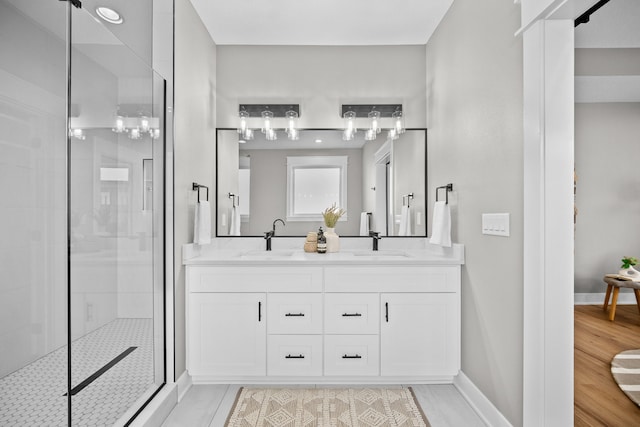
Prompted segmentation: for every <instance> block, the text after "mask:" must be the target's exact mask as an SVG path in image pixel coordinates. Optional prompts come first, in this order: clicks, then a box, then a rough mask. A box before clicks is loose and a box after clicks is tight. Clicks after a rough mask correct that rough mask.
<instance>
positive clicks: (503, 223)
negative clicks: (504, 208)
mask: <svg viewBox="0 0 640 427" xmlns="http://www.w3.org/2000/svg"><path fill="white" fill-rule="evenodd" d="M482 234H490V235H492V236H503V237H508V236H509V214H508V213H491V214H482Z"/></svg>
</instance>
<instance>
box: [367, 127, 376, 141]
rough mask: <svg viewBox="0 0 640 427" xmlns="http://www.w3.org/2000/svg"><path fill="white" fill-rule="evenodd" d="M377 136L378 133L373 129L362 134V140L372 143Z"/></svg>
mask: <svg viewBox="0 0 640 427" xmlns="http://www.w3.org/2000/svg"><path fill="white" fill-rule="evenodd" d="M377 136H378V133H377V132H376V131H375V130H374V129H367V131H366V132H365V133H364V140H365V141H373V140H375V139H376V137H377Z"/></svg>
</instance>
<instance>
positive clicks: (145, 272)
mask: <svg viewBox="0 0 640 427" xmlns="http://www.w3.org/2000/svg"><path fill="white" fill-rule="evenodd" d="M133 3H140V2H133ZM143 3H145V2H143ZM147 3H148V5H149V6H150V5H151V3H150V2H147ZM142 6H143V5H141V4H138V7H142ZM94 10H95V8H94V7H93V6H92V2H91V1H86V2H83V7H82V8H73V10H72V26H71V28H72V32H71V62H70V64H71V67H70V71H71V72H70V76H71V91H70V102H71V117H70V131H69V133H70V135H71V137H70V143H69V144H70V150H69V189H68V191H69V206H68V210H69V212H70V213H71V215H72V217H73V218H78V220H77V221H75V222H74V223H73V224H72V226H71V229H70V233H69V235H70V272H69V273H70V287H69V301H70V309H69V313H70V325H71V327H70V332H71V333H70V337H69V347H70V349H71V367H70V371H71V399H72V401H71V419H72V424H73V425H92V424H93V423H97V424H99V425H113V424H114V423H116V422H117V423H118V424H121V423H124V422H126V421H127V420H128V419H129V418H131V416H133V415H134V414H135V412H136V410H137V409H138V408H140V406H141V405H142V404H143V403H144V402H145V401H146V400H147V399H149V398H150V396H151V395H152V393H153V392H155V391H156V390H157V388H158V386H159V385H161V384H162V383H164V363H163V358H164V355H163V354H162V351H161V349H162V348H163V345H162V344H163V342H164V332H163V324H162V322H163V316H162V305H163V304H162V301H163V290H164V287H163V283H164V280H163V279H164V278H163V274H162V271H163V269H164V262H163V261H164V260H163V255H164V251H163V242H164V239H163V234H162V230H163V226H164V224H163V206H162V203H163V197H162V195H163V182H162V179H163V176H162V171H163V170H164V143H163V141H164V120H163V115H162V113H163V110H164V81H163V80H162V79H161V78H159V77H157V76H154V73H153V70H152V69H151V67H150V66H149V64H148V62H147V60H146V59H147V58H143V57H141V56H140V52H139V51H134V50H132V49H131V47H130V46H128V45H127V44H126V43H125V42H123V41H122V40H121V38H120V37H121V36H122V34H121V33H120V32H118V31H121V30H122V28H121V27H118V28H117V30H118V31H116V28H115V27H113V26H112V24H107V23H103V22H99V21H98V20H97V19H96V16H95V15H94ZM148 10H149V11H150V10H151V9H150V7H149V9H148ZM148 16H150V13H149V15H148ZM131 21H132V19H129V20H127V18H126V17H125V21H124V23H123V25H126V24H127V23H128V24H129V25H131V24H134V25H135V23H134V22H131ZM144 28H146V27H145V26H143V25H141V26H140V27H139V29H144ZM130 30H131V31H136V28H135V27H134V28H133V29H130ZM115 34H117V35H118V36H116V35H115ZM144 37H145V34H141V35H140V38H141V39H144Z"/></svg>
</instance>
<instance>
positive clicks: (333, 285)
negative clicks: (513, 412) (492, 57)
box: [187, 261, 460, 383]
mask: <svg viewBox="0 0 640 427" xmlns="http://www.w3.org/2000/svg"><path fill="white" fill-rule="evenodd" d="M187 293H188V295H187V369H188V371H189V374H190V375H191V376H192V378H193V381H194V382H196V383H207V382H253V383H261V382H262V383H269V382H280V383H283V382H296V383H322V382H326V383H331V382H334V383H335V382H363V383H366V382H369V383H385V382H386V383H398V382H406V381H412V382H435V383H447V382H449V383H450V382H451V381H452V380H453V377H454V376H456V375H457V374H458V371H459V369H460V266H459V265H421V264H419V263H416V264H400V265H396V264H394V263H391V262H389V263H386V264H385V265H376V264H371V263H369V264H366V265H365V264H363V263H354V264H345V263H343V264H341V265H332V264H331V263H330V262H326V263H323V264H319V263H316V264H314V265H300V264H296V263H295V262H291V263H288V264H285V263H278V264H276V265H265V264H264V263H256V264H252V263H251V262H249V261H247V262H246V263H242V264H240V263H236V264H235V265H231V266H224V265H215V264H214V265H201V264H200V265H187Z"/></svg>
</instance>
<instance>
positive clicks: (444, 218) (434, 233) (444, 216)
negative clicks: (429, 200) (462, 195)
mask: <svg viewBox="0 0 640 427" xmlns="http://www.w3.org/2000/svg"><path fill="white" fill-rule="evenodd" d="M429 243H431V244H432V245H440V246H445V247H447V248H449V247H451V210H450V209H449V205H448V204H447V203H446V202H436V203H435V205H434V206H433V222H432V224H431V239H430V240H429Z"/></svg>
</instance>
